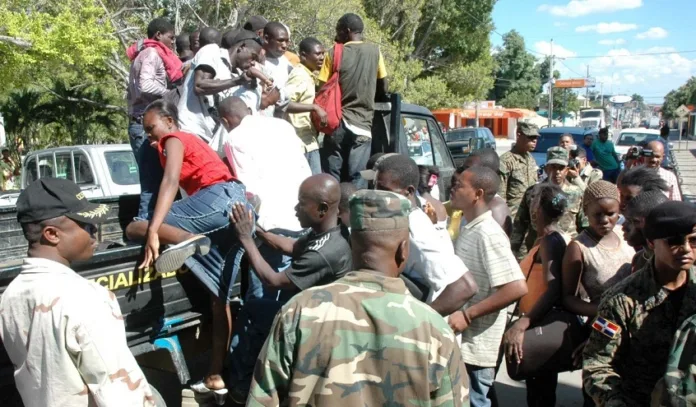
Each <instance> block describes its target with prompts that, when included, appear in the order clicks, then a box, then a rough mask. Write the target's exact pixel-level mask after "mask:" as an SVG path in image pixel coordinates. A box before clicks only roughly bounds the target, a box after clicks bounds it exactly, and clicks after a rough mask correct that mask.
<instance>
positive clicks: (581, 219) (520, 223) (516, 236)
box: [510, 147, 589, 259]
mask: <svg viewBox="0 0 696 407" xmlns="http://www.w3.org/2000/svg"><path fill="white" fill-rule="evenodd" d="M544 171H546V175H547V178H546V180H545V181H544V182H550V183H553V184H556V185H558V186H559V187H561V189H562V190H563V192H564V193H565V194H566V195H568V208H567V209H566V212H565V213H564V214H563V216H561V218H560V219H559V220H558V227H559V229H560V230H561V231H562V232H564V233H565V234H567V235H568V236H569V237H570V238H574V237H575V236H577V235H578V233H579V232H580V231H582V230H583V229H584V228H586V227H588V226H589V223H588V221H587V217H585V212H583V210H582V194H583V190H582V189H581V188H580V187H578V186H576V185H573V184H571V183H570V182H568V180H567V179H566V176H567V174H568V150H566V149H565V148H563V147H551V148H549V149H548V151H547V152H546V165H545V166H544ZM534 187H535V186H531V187H529V188H527V191H526V192H525V193H524V198H523V199H522V202H521V204H520V208H519V210H518V211H517V216H516V217H515V222H514V223H513V225H512V235H511V236H510V246H511V248H512V252H513V253H515V255H516V256H517V258H518V259H522V258H523V257H524V256H525V255H526V254H527V250H529V249H530V248H531V247H532V246H534V242H535V241H536V238H537V231H536V229H535V228H536V226H535V223H536V222H534V219H533V218H534V217H535V211H536V209H535V208H533V207H532V200H533V198H534V193H535V191H536V189H535V188H534Z"/></svg>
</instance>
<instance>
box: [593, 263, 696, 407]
mask: <svg viewBox="0 0 696 407" xmlns="http://www.w3.org/2000/svg"><path fill="white" fill-rule="evenodd" d="M654 267H655V266H654V263H653V262H649V263H648V264H647V265H646V266H645V267H644V268H642V269H641V270H639V271H638V272H636V273H635V274H633V275H631V276H629V277H627V278H626V279H624V280H623V281H621V282H619V283H617V284H616V285H615V286H613V287H611V288H610V289H609V291H608V292H607V293H605V296H604V297H603V298H602V301H601V303H600V305H599V309H598V311H597V317H596V318H595V320H594V321H593V323H592V328H593V329H592V331H591V334H590V339H589V341H588V343H587V345H586V346H585V349H584V351H583V370H582V379H583V385H584V387H585V391H586V392H587V393H588V394H589V395H590V396H591V397H592V399H593V400H594V402H595V403H597V405H600V406H631V407H632V406H648V405H649V403H650V395H651V393H652V391H653V389H654V388H655V384H656V383H657V381H658V380H659V379H660V378H661V377H662V376H663V375H664V373H665V368H666V365H667V358H668V355H669V350H670V346H671V345H672V339H673V338H674V333H675V332H676V330H677V327H679V326H680V325H681V324H682V323H683V322H684V321H685V320H686V319H687V318H689V317H691V316H692V315H693V314H694V313H696V272H695V269H694V268H692V269H691V270H690V271H689V277H688V281H687V285H686V287H685V288H684V290H685V291H683V292H680V294H681V293H683V294H684V295H683V297H682V299H681V305H679V302H677V301H675V300H676V299H677V298H678V297H677V294H670V291H669V290H667V289H665V288H663V287H659V286H658V284H657V283H656V281H655V269H654Z"/></svg>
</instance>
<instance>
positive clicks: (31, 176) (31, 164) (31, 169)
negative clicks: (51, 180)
mask: <svg viewBox="0 0 696 407" xmlns="http://www.w3.org/2000/svg"><path fill="white" fill-rule="evenodd" d="M25 168H26V171H27V174H26V185H25V187H27V186H29V184H31V183H32V182H34V181H36V180H37V179H39V174H38V173H37V172H36V157H35V156H34V157H31V158H29V159H28V160H27V162H26V164H25Z"/></svg>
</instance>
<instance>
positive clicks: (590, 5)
mask: <svg viewBox="0 0 696 407" xmlns="http://www.w3.org/2000/svg"><path fill="white" fill-rule="evenodd" d="M642 5H643V0H571V1H570V2H568V4H566V5H565V6H554V5H550V4H542V5H541V6H539V8H538V9H537V10H538V11H545V12H549V13H551V14H553V15H555V16H562V17H580V16H586V15H588V14H594V13H610V12H613V11H619V10H630V9H635V8H639V7H641V6H642Z"/></svg>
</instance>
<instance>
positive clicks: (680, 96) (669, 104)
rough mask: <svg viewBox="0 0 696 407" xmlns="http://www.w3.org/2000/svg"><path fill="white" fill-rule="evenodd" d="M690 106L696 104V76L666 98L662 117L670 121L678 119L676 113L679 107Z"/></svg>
mask: <svg viewBox="0 0 696 407" xmlns="http://www.w3.org/2000/svg"><path fill="white" fill-rule="evenodd" d="M690 104H696V76H692V77H691V78H689V80H688V81H686V83H685V84H684V85H682V86H680V87H679V88H677V89H674V90H672V91H670V92H669V93H668V94H667V96H665V102H664V104H663V105H662V115H663V116H664V117H666V118H668V119H674V118H676V117H677V115H676V113H675V111H676V110H677V108H679V106H681V105H690Z"/></svg>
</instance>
